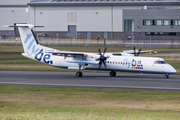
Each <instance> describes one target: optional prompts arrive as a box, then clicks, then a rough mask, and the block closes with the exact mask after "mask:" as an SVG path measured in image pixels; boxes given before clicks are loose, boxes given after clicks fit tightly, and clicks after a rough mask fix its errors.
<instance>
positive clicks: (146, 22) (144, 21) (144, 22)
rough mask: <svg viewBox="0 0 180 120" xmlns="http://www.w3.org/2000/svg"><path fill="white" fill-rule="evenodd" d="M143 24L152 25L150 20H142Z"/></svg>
mask: <svg viewBox="0 0 180 120" xmlns="http://www.w3.org/2000/svg"><path fill="white" fill-rule="evenodd" d="M143 25H152V20H143Z"/></svg>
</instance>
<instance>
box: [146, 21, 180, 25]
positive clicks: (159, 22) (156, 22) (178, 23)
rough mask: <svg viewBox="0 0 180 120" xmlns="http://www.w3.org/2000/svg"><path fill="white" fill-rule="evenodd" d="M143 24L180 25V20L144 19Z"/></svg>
mask: <svg viewBox="0 0 180 120" xmlns="http://www.w3.org/2000/svg"><path fill="white" fill-rule="evenodd" d="M143 25H145V26H146V25H147V26H148V25H152V26H154V25H159V26H164V25H165V26H168V25H180V20H143Z"/></svg>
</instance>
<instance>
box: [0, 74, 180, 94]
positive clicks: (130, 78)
mask: <svg viewBox="0 0 180 120" xmlns="http://www.w3.org/2000/svg"><path fill="white" fill-rule="evenodd" d="M0 85H23V86H48V87H73V88H101V89H128V90H153V91H180V75H170V78H169V79H164V75H156V74H142V75H141V74H128V73H117V76H116V77H110V76H109V73H92V72H83V77H76V76H75V72H42V71H0Z"/></svg>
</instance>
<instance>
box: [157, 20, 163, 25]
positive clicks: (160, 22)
mask: <svg viewBox="0 0 180 120" xmlns="http://www.w3.org/2000/svg"><path fill="white" fill-rule="evenodd" d="M155 23H156V25H163V22H162V20H155Z"/></svg>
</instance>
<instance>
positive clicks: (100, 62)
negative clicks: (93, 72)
mask: <svg viewBox="0 0 180 120" xmlns="http://www.w3.org/2000/svg"><path fill="white" fill-rule="evenodd" d="M101 64H102V61H100V62H99V69H100V68H101Z"/></svg>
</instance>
